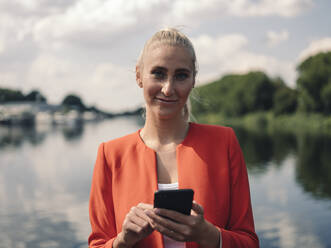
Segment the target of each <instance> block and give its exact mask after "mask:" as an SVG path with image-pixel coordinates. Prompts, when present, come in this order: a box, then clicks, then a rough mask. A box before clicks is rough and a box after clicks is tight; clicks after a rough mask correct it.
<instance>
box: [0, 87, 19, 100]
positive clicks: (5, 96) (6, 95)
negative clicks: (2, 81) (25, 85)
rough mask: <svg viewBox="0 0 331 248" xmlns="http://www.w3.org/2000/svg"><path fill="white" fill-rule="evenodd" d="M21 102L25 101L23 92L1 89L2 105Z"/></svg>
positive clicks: (0, 98)
mask: <svg viewBox="0 0 331 248" xmlns="http://www.w3.org/2000/svg"><path fill="white" fill-rule="evenodd" d="M19 101H25V97H24V95H23V94H22V92H21V91H19V90H10V89H4V88H0V103H5V102H19Z"/></svg>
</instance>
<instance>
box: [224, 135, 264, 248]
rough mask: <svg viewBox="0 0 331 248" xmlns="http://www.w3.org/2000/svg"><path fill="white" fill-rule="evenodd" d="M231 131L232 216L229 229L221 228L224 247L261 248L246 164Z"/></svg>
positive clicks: (229, 220)
mask: <svg viewBox="0 0 331 248" xmlns="http://www.w3.org/2000/svg"><path fill="white" fill-rule="evenodd" d="M230 130H231V134H230V143H229V160H230V161H229V162H230V183H231V185H230V190H231V193H230V216H229V219H228V225H227V228H226V229H222V228H220V231H221V236H222V247H223V248H230V247H237V248H241V247H247V248H248V247H249V248H253V247H254V248H255V247H259V240H258V237H257V235H256V233H255V228H254V220H253V213H252V206H251V199H250V191H249V182H248V175H247V169H246V164H245V161H244V157H243V154H242V151H241V148H240V145H239V142H238V140H237V138H236V135H235V133H234V131H233V130H232V129H230Z"/></svg>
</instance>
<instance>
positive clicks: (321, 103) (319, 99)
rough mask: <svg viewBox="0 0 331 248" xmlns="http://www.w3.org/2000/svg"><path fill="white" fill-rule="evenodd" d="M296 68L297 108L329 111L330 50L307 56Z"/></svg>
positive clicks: (322, 111) (309, 110) (330, 81)
mask: <svg viewBox="0 0 331 248" xmlns="http://www.w3.org/2000/svg"><path fill="white" fill-rule="evenodd" d="M297 70H298V72H299V77H298V80H297V86H298V92H299V96H298V97H299V99H298V104H299V110H301V111H303V112H321V113H330V102H329V101H330V100H329V98H328V97H329V96H330V93H329V92H330V87H331V86H330V84H331V52H327V53H319V54H317V55H315V56H311V57H309V58H307V59H306V60H304V61H303V62H302V63H301V64H300V65H299V66H298V67H297Z"/></svg>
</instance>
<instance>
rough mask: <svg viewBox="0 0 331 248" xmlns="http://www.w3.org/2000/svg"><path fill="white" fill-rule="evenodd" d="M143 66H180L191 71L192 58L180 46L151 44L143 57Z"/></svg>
mask: <svg viewBox="0 0 331 248" xmlns="http://www.w3.org/2000/svg"><path fill="white" fill-rule="evenodd" d="M143 63H144V65H145V66H154V65H158V66H165V65H169V64H171V65H174V64H176V65H177V66H179V65H181V66H182V67H188V68H190V69H193V67H194V65H193V56H192V54H191V53H190V51H189V49H187V48H186V47H183V46H180V45H175V46H173V45H166V44H155V45H154V44H153V45H152V46H150V47H149V48H148V49H147V50H146V52H145V54H144V57H143Z"/></svg>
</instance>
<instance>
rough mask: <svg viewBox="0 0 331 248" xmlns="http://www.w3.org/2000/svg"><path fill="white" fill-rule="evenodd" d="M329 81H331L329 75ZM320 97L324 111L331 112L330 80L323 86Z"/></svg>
mask: <svg viewBox="0 0 331 248" xmlns="http://www.w3.org/2000/svg"><path fill="white" fill-rule="evenodd" d="M329 81H331V77H330V79H329ZM321 97H322V103H323V106H324V112H325V113H326V114H331V82H328V84H327V85H326V86H325V87H323V89H322V92H321Z"/></svg>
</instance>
